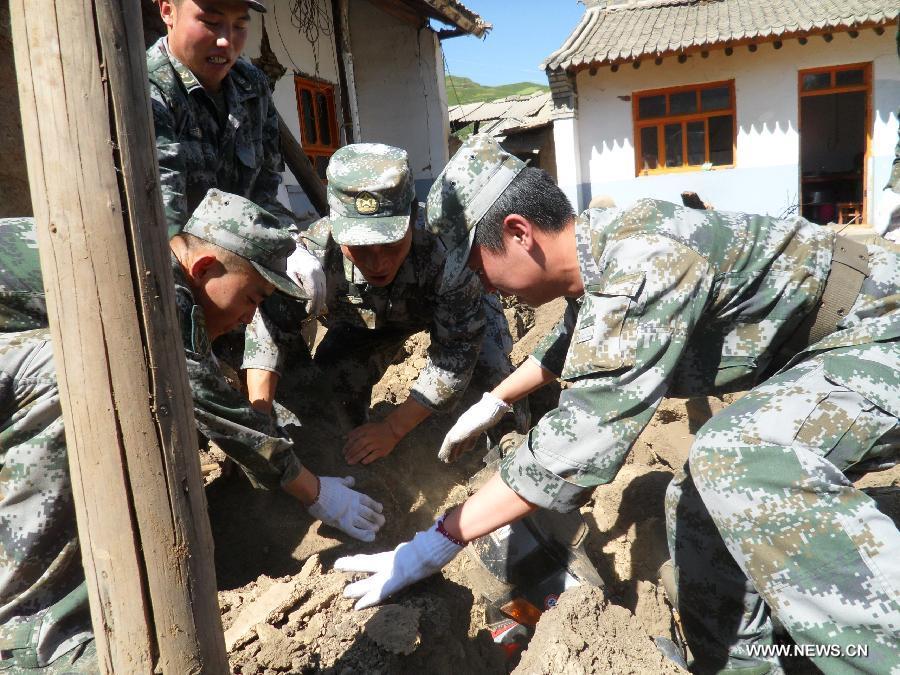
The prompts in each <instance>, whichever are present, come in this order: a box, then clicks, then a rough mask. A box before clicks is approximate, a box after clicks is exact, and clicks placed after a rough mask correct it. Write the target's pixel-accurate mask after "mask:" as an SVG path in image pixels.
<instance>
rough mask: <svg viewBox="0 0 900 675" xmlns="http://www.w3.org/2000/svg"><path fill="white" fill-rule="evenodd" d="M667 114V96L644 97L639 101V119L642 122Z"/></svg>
mask: <svg viewBox="0 0 900 675" xmlns="http://www.w3.org/2000/svg"><path fill="white" fill-rule="evenodd" d="M665 114H666V95H665V94H660V95H659V96H642V97H641V98H639V99H638V118H639V119H642V120H646V119H650V118H652V117H662V116H663V115H665Z"/></svg>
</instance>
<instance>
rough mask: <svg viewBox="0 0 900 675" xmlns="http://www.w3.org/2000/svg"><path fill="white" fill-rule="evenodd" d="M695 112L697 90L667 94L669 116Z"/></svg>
mask: <svg viewBox="0 0 900 675" xmlns="http://www.w3.org/2000/svg"><path fill="white" fill-rule="evenodd" d="M694 112H697V90H696V89H691V90H690V91H680V92H678V93H677V94H669V114H670V115H686V114H688V113H694Z"/></svg>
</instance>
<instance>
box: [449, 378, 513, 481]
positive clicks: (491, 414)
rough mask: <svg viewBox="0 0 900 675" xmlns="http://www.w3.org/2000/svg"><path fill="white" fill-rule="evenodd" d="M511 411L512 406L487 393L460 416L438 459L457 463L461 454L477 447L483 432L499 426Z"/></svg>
mask: <svg viewBox="0 0 900 675" xmlns="http://www.w3.org/2000/svg"><path fill="white" fill-rule="evenodd" d="M510 410H512V406H510V405H509V404H508V403H506V402H505V401H501V400H500V399H499V398H497V397H496V396H494V395H493V394H491V393H490V392H486V393H485V394H484V396H482V397H481V400H480V401H478V403H476V404H475V405H473V406H472V407H471V408H469V409H468V410H466V412H464V413H463V414H462V415H460V416H459V419H458V420H456V424H454V425H453V426H452V427H451V429H450V431H448V432H447V435H446V436H445V437H444V442H443V443H442V444H441V449H440V452H438V458H439V459H441V460H442V461H444V462H447V463H449V462H454V461H456V459H457V458H458V457H459V456H460V455H461V454H463V453H464V452H468V451H469V450H471V449H472V448H473V447H475V443H476V442H477V441H478V437H479V436H481V434H482V432H484V431H486V430H488V429H490V428H491V427H492V426H494V425H495V424H497V422H499V421H500V418H501V417H503V415H505V414H506V413H507V412H509V411H510Z"/></svg>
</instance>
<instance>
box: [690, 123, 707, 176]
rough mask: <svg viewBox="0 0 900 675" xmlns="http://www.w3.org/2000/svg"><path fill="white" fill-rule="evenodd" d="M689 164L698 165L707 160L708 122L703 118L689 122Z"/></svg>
mask: <svg viewBox="0 0 900 675" xmlns="http://www.w3.org/2000/svg"><path fill="white" fill-rule="evenodd" d="M687 152H688V164H690V165H692V166H698V165H700V164H703V163H704V162H705V161H706V124H705V122H704V121H703V120H697V121H696V122H688V123H687Z"/></svg>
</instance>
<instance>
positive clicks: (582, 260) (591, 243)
mask: <svg viewBox="0 0 900 675" xmlns="http://www.w3.org/2000/svg"><path fill="white" fill-rule="evenodd" d="M597 235H599V233H598V232H596V231H595V228H593V227H591V219H590V218H589V217H587V216H586V215H585V214H584V213H583V214H581V215H580V216H579V217H578V218H576V219H575V247H576V249H577V251H578V267H579V268H580V270H581V280H582V282H583V283H584V288H585V290H587V289H588V288H589V287H591V286H594V285H596V284H598V283H599V282H600V277H601V276H602V274H603V270H602V269H601V267H600V265H599V264H598V260H599V259H600V257H601V254H602V250H600V249H602V246H598V244H599V241H598V236H597Z"/></svg>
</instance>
